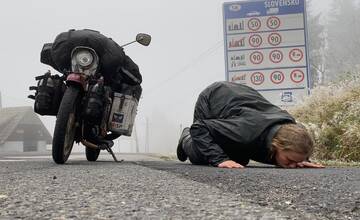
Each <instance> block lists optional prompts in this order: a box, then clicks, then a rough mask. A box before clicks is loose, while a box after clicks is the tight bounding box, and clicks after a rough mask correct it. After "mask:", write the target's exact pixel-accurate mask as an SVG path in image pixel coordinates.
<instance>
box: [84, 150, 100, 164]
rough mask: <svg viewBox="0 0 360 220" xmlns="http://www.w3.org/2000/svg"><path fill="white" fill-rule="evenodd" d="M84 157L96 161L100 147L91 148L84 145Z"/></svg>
mask: <svg viewBox="0 0 360 220" xmlns="http://www.w3.org/2000/svg"><path fill="white" fill-rule="evenodd" d="M85 153H86V159H87V160H88V161H96V160H97V159H98V157H99V154H100V149H92V148H89V147H86V152H85Z"/></svg>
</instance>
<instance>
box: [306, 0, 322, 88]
mask: <svg viewBox="0 0 360 220" xmlns="http://www.w3.org/2000/svg"><path fill="white" fill-rule="evenodd" d="M306 3H307V24H308V37H309V39H308V42H309V60H310V73H311V80H310V82H311V85H310V86H311V87H314V85H317V84H321V83H323V78H324V47H325V33H324V25H322V24H321V23H320V18H321V13H315V12H314V11H313V10H312V7H311V6H312V0H307V1H306Z"/></svg>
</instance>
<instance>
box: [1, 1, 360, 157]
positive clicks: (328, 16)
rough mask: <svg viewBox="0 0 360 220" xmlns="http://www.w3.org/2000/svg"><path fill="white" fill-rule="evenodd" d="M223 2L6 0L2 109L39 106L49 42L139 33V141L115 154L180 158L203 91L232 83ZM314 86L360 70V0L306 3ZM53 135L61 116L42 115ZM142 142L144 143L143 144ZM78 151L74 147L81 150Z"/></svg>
mask: <svg viewBox="0 0 360 220" xmlns="http://www.w3.org/2000/svg"><path fill="white" fill-rule="evenodd" d="M224 2H226V1H224V0H196V1H190V0H182V1H179V0H178V1H175V0H151V1H146V0H122V1H115V0H108V1H101V2H100V1H95V0H86V1H85V0H79V1H70V0H63V1H61V2H59V1H53V0H27V1H25V0H24V1H21V0H11V1H10V0H3V1H1V3H0V27H1V36H0V62H1V79H0V92H1V96H2V99H1V100H2V107H15V106H32V105H33V101H32V100H30V99H28V98H27V96H28V95H29V94H30V91H28V87H29V86H30V85H35V80H34V77H35V76H37V75H40V74H43V73H45V72H46V71H47V70H51V71H52V73H53V74H55V73H56V71H55V70H53V69H52V68H51V67H49V66H46V65H44V64H42V63H40V51H41V49H42V46H43V44H44V43H47V42H52V41H53V40H54V39H55V37H56V35H57V34H59V33H60V32H64V31H68V30H69V29H84V28H87V29H94V30H98V31H100V32H101V33H102V34H104V35H106V36H108V37H111V38H112V39H113V40H115V41H116V42H117V43H118V44H119V45H122V44H125V43H127V42H130V41H132V40H134V39H135V36H136V34H137V33H148V34H150V35H151V36H152V37H153V40H152V42H151V44H150V46H149V47H143V46H141V45H139V44H132V45H129V46H127V47H125V52H126V53H127V55H129V56H130V57H131V58H132V59H133V60H134V61H135V62H136V63H137V64H138V65H139V68H140V72H141V74H142V76H143V83H142V87H143V95H142V99H141V100H140V103H139V107H138V115H137V118H136V124H135V127H136V128H135V129H136V132H133V134H136V137H135V135H133V137H131V138H126V137H120V138H119V139H118V140H117V141H116V142H115V147H114V150H115V151H121V152H135V145H136V143H137V144H138V146H139V149H140V152H146V151H148V152H157V153H164V154H167V153H173V154H174V153H175V149H176V145H177V141H178V138H179V135H180V131H181V129H182V128H184V127H186V126H190V125H191V122H192V114H193V109H194V105H195V102H196V99H197V96H198V94H199V93H200V92H201V91H202V90H203V89H204V88H205V87H206V86H208V85H209V84H211V83H213V82H215V81H220V80H225V62H224V40H223V39H224V37H223V17H222V4H223V3H224ZM307 8H308V9H307V10H308V28H309V43H310V63H311V72H312V79H313V80H312V86H313V87H315V86H318V85H324V84H326V83H328V82H331V81H332V80H335V81H336V80H338V79H339V77H340V78H341V77H343V76H344V73H346V72H348V71H357V70H358V69H359V68H360V66H359V64H360V62H359V60H360V54H359V53H358V51H360V50H359V49H360V44H359V41H360V40H359V39H360V27H359V25H358V24H360V17H359V16H358V15H359V14H360V9H359V1H358V0H337V1H335V0H311V1H307ZM40 118H41V120H42V121H43V122H44V124H45V125H46V127H47V128H48V130H49V131H50V133H53V129H54V123H55V117H46V116H41V117H40ZM136 140H137V142H136ZM82 149H83V147H82V146H79V147H77V148H75V149H74V150H82Z"/></svg>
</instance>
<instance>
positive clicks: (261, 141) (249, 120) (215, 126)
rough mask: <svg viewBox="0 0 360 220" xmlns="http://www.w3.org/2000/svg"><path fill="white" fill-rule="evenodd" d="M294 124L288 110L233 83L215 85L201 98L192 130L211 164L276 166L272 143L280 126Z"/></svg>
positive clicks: (195, 144) (198, 149)
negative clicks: (271, 153) (229, 162)
mask: <svg viewBox="0 0 360 220" xmlns="http://www.w3.org/2000/svg"><path fill="white" fill-rule="evenodd" d="M284 123H295V119H294V118H293V117H292V116H291V115H290V114H289V113H288V112H286V111H285V110H282V109H280V108H279V107H277V106H275V105H273V104H271V103H270V102H269V101H268V100H266V99H265V98H264V97H263V96H262V95H261V94H260V93H258V92H257V91H256V90H254V89H252V88H250V87H248V86H245V85H240V84H236V83H231V82H216V83H213V84H212V85H210V86H209V87H207V88H206V89H205V90H204V91H203V92H202V93H201V94H200V95H199V98H198V100H197V103H196V106H195V113H194V123H193V125H192V126H191V128H190V134H191V137H192V139H193V146H194V148H195V150H196V151H198V153H199V155H201V156H202V157H203V158H204V159H205V160H206V161H208V163H209V164H211V165H213V166H217V165H218V164H220V163H221V162H223V161H226V160H234V161H236V162H238V163H240V164H242V165H247V164H248V163H249V160H250V159H252V160H255V161H258V162H262V163H268V164H275V162H274V160H273V159H271V158H270V155H269V154H270V147H271V140H272V138H273V137H274V135H275V134H276V132H277V131H278V129H279V128H280V125H281V124H284Z"/></svg>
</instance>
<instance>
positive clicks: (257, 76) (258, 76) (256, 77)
mask: <svg viewBox="0 0 360 220" xmlns="http://www.w3.org/2000/svg"><path fill="white" fill-rule="evenodd" d="M250 79H251V82H252V84H254V85H257V86H258V85H261V84H262V83H263V82H264V80H265V77H264V74H262V73H260V72H255V73H253V74H251V77H250Z"/></svg>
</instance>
